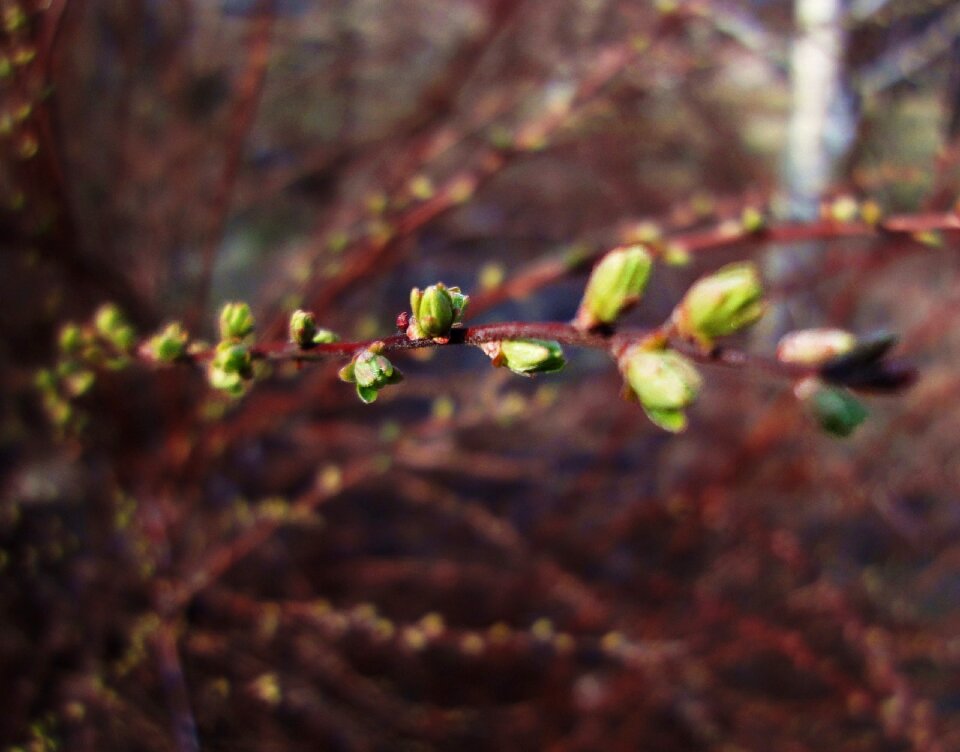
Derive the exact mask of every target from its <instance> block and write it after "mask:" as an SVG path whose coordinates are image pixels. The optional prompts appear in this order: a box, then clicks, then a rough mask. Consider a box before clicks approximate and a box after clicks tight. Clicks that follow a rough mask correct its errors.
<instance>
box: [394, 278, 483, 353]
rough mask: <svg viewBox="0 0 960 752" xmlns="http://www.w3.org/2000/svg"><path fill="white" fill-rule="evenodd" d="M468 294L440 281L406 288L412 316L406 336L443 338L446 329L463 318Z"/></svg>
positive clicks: (447, 332) (446, 334)
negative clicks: (425, 287) (426, 286)
mask: <svg viewBox="0 0 960 752" xmlns="http://www.w3.org/2000/svg"><path fill="white" fill-rule="evenodd" d="M468 301H469V297H468V296H466V295H464V294H463V293H461V292H460V288H459V287H449V288H448V287H447V286H446V285H444V284H443V283H442V282H437V284H435V285H430V286H429V287H428V288H427V289H426V290H420V289H419V288H417V287H414V288H413V289H412V290H411V291H410V313H411V314H412V316H413V319H412V321H411V322H410V326H409V327H408V328H407V336H408V337H409V338H410V339H425V338H429V339H444V338H446V337H448V336H449V335H450V329H451V327H452V326H453V325H454V324H457V323H459V322H460V321H461V319H462V318H463V311H464V309H465V308H466V307H467V303H468Z"/></svg>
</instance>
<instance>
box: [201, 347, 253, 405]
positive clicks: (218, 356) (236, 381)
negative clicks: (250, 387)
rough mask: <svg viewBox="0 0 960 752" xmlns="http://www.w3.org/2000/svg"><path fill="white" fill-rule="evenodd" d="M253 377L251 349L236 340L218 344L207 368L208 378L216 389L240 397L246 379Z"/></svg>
mask: <svg viewBox="0 0 960 752" xmlns="http://www.w3.org/2000/svg"><path fill="white" fill-rule="evenodd" d="M251 378H253V359H252V357H251V355H250V349H249V348H248V347H247V346H246V345H243V344H237V343H235V342H229V341H226V342H221V343H220V344H218V345H217V349H216V350H215V352H214V355H213V359H212V360H211V361H210V365H209V366H208V368H207V379H208V381H209V382H210V385H211V386H212V387H213V388H214V389H220V390H222V391H225V392H227V393H228V394H230V395H232V396H234V397H239V396H240V395H241V394H243V390H244V383H243V382H244V380H246V379H251Z"/></svg>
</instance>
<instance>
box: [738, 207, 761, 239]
mask: <svg viewBox="0 0 960 752" xmlns="http://www.w3.org/2000/svg"><path fill="white" fill-rule="evenodd" d="M740 226H741V227H742V228H743V231H744V232H747V233H754V234H755V233H759V232H763V231H764V230H765V229H767V217H766V215H765V214H764V213H763V212H762V211H760V210H759V209H757V208H756V207H755V206H748V207H746V208H745V209H744V210H743V212H742V213H741V214H740Z"/></svg>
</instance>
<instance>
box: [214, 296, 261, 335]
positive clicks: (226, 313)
mask: <svg viewBox="0 0 960 752" xmlns="http://www.w3.org/2000/svg"><path fill="white" fill-rule="evenodd" d="M252 333H253V313H252V312H251V311H250V306H249V305H247V304H246V303H243V302H235V303H227V304H226V305H224V306H223V308H222V309H221V311H220V339H222V340H242V339H244V338H245V337H247V336H249V335H250V334H252Z"/></svg>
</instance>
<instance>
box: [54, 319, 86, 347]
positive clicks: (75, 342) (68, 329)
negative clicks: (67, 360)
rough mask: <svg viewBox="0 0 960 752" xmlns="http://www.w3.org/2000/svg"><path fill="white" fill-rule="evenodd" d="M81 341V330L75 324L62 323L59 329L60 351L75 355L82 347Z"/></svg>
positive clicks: (82, 339) (82, 338)
mask: <svg viewBox="0 0 960 752" xmlns="http://www.w3.org/2000/svg"><path fill="white" fill-rule="evenodd" d="M83 341H84V336H83V331H82V330H81V329H80V327H79V326H77V325H76V324H74V323H69V324H64V325H63V328H62V329H60V339H59V343H60V352H62V353H63V354H64V355H76V354H77V353H78V352H79V351H80V349H81V348H82V347H83Z"/></svg>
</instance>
